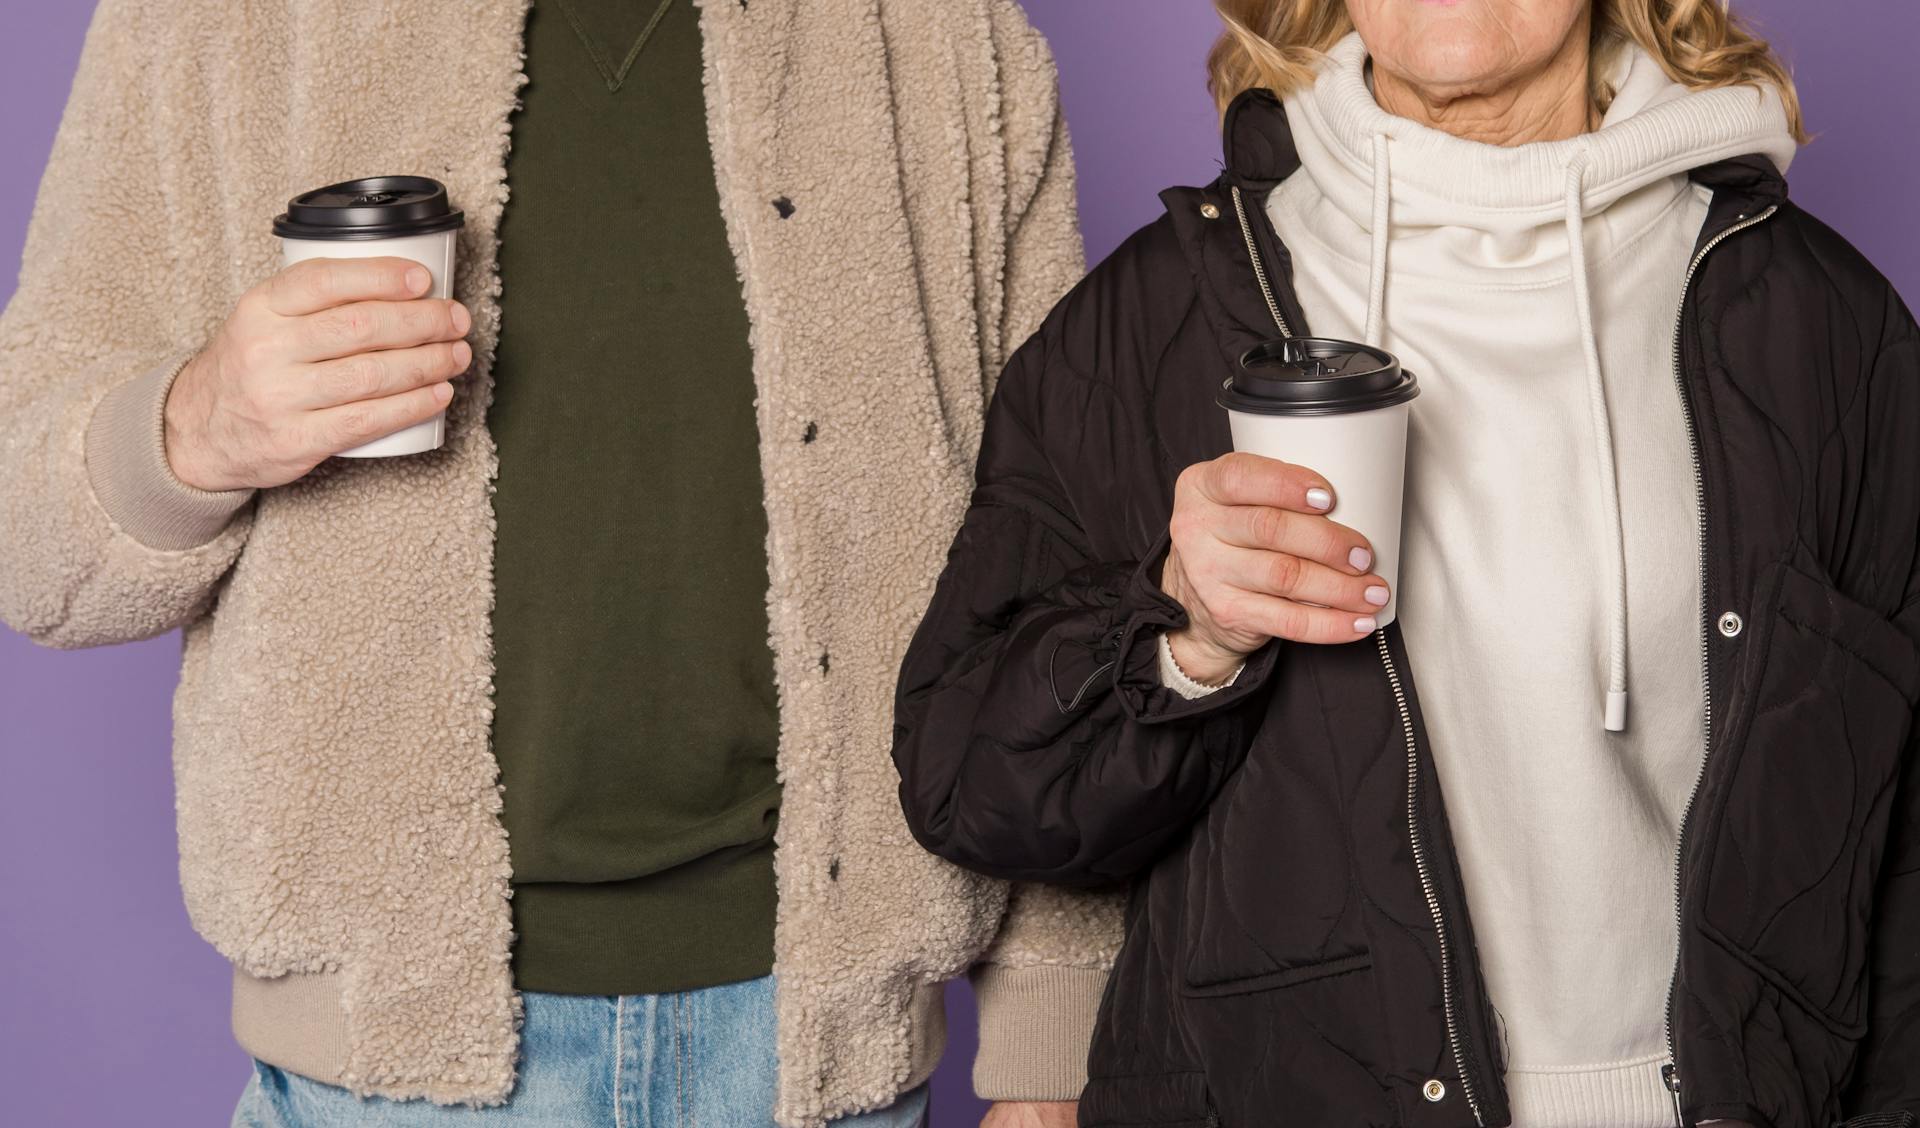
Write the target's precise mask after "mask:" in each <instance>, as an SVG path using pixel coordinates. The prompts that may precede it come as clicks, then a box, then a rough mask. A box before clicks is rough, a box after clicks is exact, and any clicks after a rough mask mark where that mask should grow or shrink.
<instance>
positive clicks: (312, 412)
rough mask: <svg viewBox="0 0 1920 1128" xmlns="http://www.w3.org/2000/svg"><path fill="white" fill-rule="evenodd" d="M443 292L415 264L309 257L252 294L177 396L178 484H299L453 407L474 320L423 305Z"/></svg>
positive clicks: (171, 417) (171, 398) (450, 307)
mask: <svg viewBox="0 0 1920 1128" xmlns="http://www.w3.org/2000/svg"><path fill="white" fill-rule="evenodd" d="M432 285H433V278H432V276H431V275H430V274H429V273H428V272H427V269H426V268H425V267H423V266H421V265H420V264H419V263H416V262H412V261H410V260H408V259H402V258H368V259H308V260H307V261H305V262H300V263H295V264H294V265H293V266H290V267H288V268H287V269H285V270H283V271H281V272H280V273H278V274H276V275H274V276H273V277H272V278H269V279H267V280H266V281H265V282H262V283H261V284H260V285H258V286H255V287H254V288H253V289H251V290H249V291H247V292H246V293H245V294H244V295H242V296H241V298H240V301H239V303H238V304H237V305H235V307H234V310H233V314H232V316H230V317H228V318H227V322H226V324H225V325H222V326H221V327H220V331H219V332H218V333H216V334H215V335H214V338H213V341H212V343H210V344H209V345H208V346H207V347H206V348H205V349H204V350H202V351H201V353H200V354H199V355H198V356H196V357H194V358H193V359H192V360H190V361H188V362H187V365H186V367H185V368H183V369H181V370H180V374H179V375H178V376H176V377H174V381H173V387H172V388H171V389H170V390H169V391H168V393H167V404H166V411H165V415H166V451H167V462H168V464H169V465H170V466H171V467H172V468H173V473H174V476H175V477H177V478H179V479H180V480H181V481H182V482H185V483H186V484H187V485H189V486H195V487H198V488H199V489H203V490H232V489H245V488H250V487H262V488H263V487H267V486H279V485H285V484H286V483H288V482H291V481H293V480H294V479H296V478H299V477H301V476H302V475H304V474H306V473H307V471H309V470H311V469H313V468H314V467H315V466H317V465H319V464H320V462H321V461H323V460H324V459H326V458H328V457H330V456H332V455H334V454H338V453H339V452H340V451H343V450H346V449H348V448H350V447H356V446H359V445H360V444H361V443H365V442H370V441H372V440H374V439H377V438H380V437H381V436H383V435H390V434H392V433H393V432H395V431H398V430H401V429H402V428H405V427H410V426H412V425H413V424H415V423H420V422H423V421H425V420H427V419H429V418H431V417H432V416H433V415H434V413H435V412H438V411H440V410H441V409H442V408H444V407H446V406H447V401H449V400H451V399H452V398H453V385H452V384H451V383H448V381H450V380H451V379H453V377H455V376H458V375H459V374H460V373H462V372H464V371H466V368H467V365H468V364H469V363H470V362H471V361H472V360H473V349H472V347H471V346H469V345H468V344H467V343H466V342H465V341H463V340H461V338H462V337H464V336H466V334H467V329H468V328H469V327H470V326H471V325H472V324H473V319H472V317H471V316H469V315H468V313H467V311H466V308H465V307H464V306H462V305H460V303H458V302H452V301H446V300H443V299H440V298H423V297H421V295H422V294H425V293H426V292H427V291H428V290H429V289H430V288H431V287H432Z"/></svg>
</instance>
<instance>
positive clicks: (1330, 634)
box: [1208, 590, 1379, 644]
mask: <svg viewBox="0 0 1920 1128" xmlns="http://www.w3.org/2000/svg"><path fill="white" fill-rule="evenodd" d="M1208 611H1209V613H1210V614H1211V615H1212V617H1213V620H1214V622H1216V623H1218V624H1220V625H1221V626H1222V627H1223V628H1225V629H1227V630H1229V631H1233V632H1235V633H1240V634H1248V635H1258V636H1262V637H1265V638H1282V639H1286V640H1288V641H1289V642H1313V643H1323V644H1335V643H1342V642H1352V641H1354V640H1355V639H1358V638H1364V637H1365V636H1367V635H1369V634H1372V633H1373V630H1374V628H1375V627H1376V626H1378V625H1379V624H1378V623H1376V622H1375V621H1374V617H1373V615H1372V614H1358V615H1356V614H1355V613H1353V612H1352V611H1347V610H1343V609H1340V608H1333V607H1309V606H1307V605H1306V604H1304V603H1296V602H1294V601H1293V600H1291V599H1282V598H1280V597H1279V596H1275V595H1262V594H1260V593H1259V592H1252V591H1237V590H1236V591H1230V592H1224V593H1222V594H1220V595H1219V596H1218V597H1217V599H1216V600H1215V601H1214V602H1213V603H1212V604H1210V605H1209V606H1208Z"/></svg>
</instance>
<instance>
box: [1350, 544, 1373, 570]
mask: <svg viewBox="0 0 1920 1128" xmlns="http://www.w3.org/2000/svg"><path fill="white" fill-rule="evenodd" d="M1347 563H1349V564H1351V565H1353V569H1354V571H1356V572H1364V571H1366V570H1367V569H1368V568H1371V567H1373V552H1372V551H1371V550H1370V549H1365V548H1356V549H1354V550H1353V551H1351V552H1349V553H1347Z"/></svg>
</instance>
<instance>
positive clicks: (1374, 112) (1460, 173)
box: [1285, 33, 1796, 237]
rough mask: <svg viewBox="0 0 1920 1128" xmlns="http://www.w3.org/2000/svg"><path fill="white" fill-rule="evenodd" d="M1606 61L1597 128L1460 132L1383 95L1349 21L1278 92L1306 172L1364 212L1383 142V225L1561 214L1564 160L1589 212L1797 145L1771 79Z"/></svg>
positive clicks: (1494, 224)
mask: <svg viewBox="0 0 1920 1128" xmlns="http://www.w3.org/2000/svg"><path fill="white" fill-rule="evenodd" d="M1611 70H1612V73H1611V74H1610V75H1609V76H1608V83H1609V85H1611V86H1612V87H1613V89H1614V91H1615V94H1614V98H1613V101H1612V104H1611V105H1610V106H1609V107H1608V109H1607V113H1606V115H1605V117H1604V118H1603V119H1602V121H1601V124H1600V128H1599V129H1597V130H1594V131H1593V132H1591V133H1586V134H1582V135H1581V136H1579V137H1574V138H1569V139H1567V140H1565V141H1541V142H1534V143H1531V144H1526V145H1515V146H1510V147H1509V146H1498V145H1488V144H1484V143H1482V142H1478V141H1467V140H1463V139H1461V138H1458V137H1454V136H1452V135H1451V134H1448V133H1444V132H1441V131H1440V130H1437V129H1433V128H1431V127H1428V126H1425V125H1421V124H1419V123H1418V122H1414V121H1410V120H1408V119H1407V118H1403V117H1397V116H1395V115H1393V114H1390V113H1388V112H1386V111H1385V110H1383V109H1381V108H1380V106H1379V104H1378V103H1376V102H1375V101H1374V98H1373V90H1372V88H1371V85H1370V83H1369V81H1368V75H1367V52H1366V47H1365V45H1364V44H1362V43H1361V42H1360V37H1359V35H1358V34H1354V33H1350V34H1348V35H1347V36H1346V37H1345V38H1344V39H1342V40H1341V41H1340V42H1339V43H1337V44H1335V45H1334V47H1333V48H1332V50H1330V51H1329V52H1328V54H1327V59H1326V62H1325V63H1324V64H1323V66H1322V68H1321V71H1320V76H1319V78H1318V80H1317V81H1316V82H1315V83H1314V84H1313V85H1312V86H1310V87H1307V88H1305V89H1302V90H1299V91H1296V92H1295V93H1294V94H1292V95H1290V96H1288V97H1287V99H1286V100H1285V104H1286V108H1287V118H1288V121H1289V123H1290V125H1291V126H1292V133H1293V142H1294V146H1295V148H1296V150H1297V152H1298V154H1299V158H1300V161H1301V164H1302V165H1303V170H1304V172H1305V173H1306V175H1309V176H1311V177H1313V178H1314V180H1315V181H1316V182H1318V185H1319V188H1320V190H1321V192H1322V193H1323V194H1324V195H1325V196H1326V197H1327V198H1328V199H1329V200H1332V201H1334V202H1335V203H1337V204H1340V205H1342V206H1343V207H1345V208H1347V209H1348V210H1349V212H1350V214H1351V215H1352V217H1353V218H1354V220H1355V221H1356V222H1359V223H1361V224H1363V225H1365V224H1367V223H1369V222H1370V220H1371V210H1372V209H1371V198H1372V195H1373V151H1374V147H1375V145H1376V144H1377V143H1378V141H1379V140H1380V139H1382V138H1384V139H1385V140H1386V142H1387V144H1388V145H1389V147H1390V148H1391V159H1392V178H1393V185H1392V187H1393V193H1392V196H1393V199H1392V203H1393V222H1394V223H1395V225H1397V226H1404V227H1406V228H1408V229H1410V230H1411V229H1419V228H1424V227H1450V228H1456V229H1457V228H1463V227H1466V228H1475V229H1478V230H1481V231H1484V232H1485V233H1487V234H1489V235H1493V236H1496V237H1498V236H1513V235H1516V234H1525V233H1527V232H1529V231H1533V230H1536V229H1538V228H1540V227H1543V226H1544V227H1554V226H1558V225H1560V224H1561V223H1562V220H1563V218H1564V215H1563V213H1564V203H1565V197H1564V192H1565V187H1566V180H1565V178H1566V169H1567V166H1568V164H1569V163H1572V162H1574V161H1576V160H1584V162H1585V170H1584V173H1583V175H1582V193H1581V195H1582V200H1583V211H1584V213H1585V214H1586V215H1589V216H1591V215H1594V214H1597V213H1600V212H1604V211H1606V210H1608V209H1609V208H1610V207H1611V206H1612V205H1613V204H1614V203H1616V202H1618V201H1619V200H1621V199H1622V198H1624V197H1626V196H1627V195H1629V194H1631V193H1632V192H1634V191H1635V190H1637V189H1640V188H1643V187H1646V186H1647V185H1649V184H1654V183H1657V182H1659V181H1662V180H1665V179H1668V178H1671V177H1675V176H1679V175H1683V174H1685V173H1687V172H1689V171H1691V170H1693V169H1695V168H1699V167H1701V166H1704V165H1708V164H1712V163H1714V162H1716V161H1720V160H1723V159H1726V158H1729V157H1739V156H1745V155H1749V154H1758V155H1761V156H1764V157H1765V158H1766V159H1767V160H1768V161H1770V162H1771V163H1772V164H1773V166H1774V167H1775V168H1776V169H1778V170H1779V171H1780V172H1782V173H1785V172H1786V170H1787V166H1788V165H1789V164H1791V163H1792V161H1793V157H1794V153H1795V151H1796V145H1795V143H1794V140H1793V135H1792V132H1791V131H1790V130H1789V128H1788V126H1787V117H1786V111H1785V109H1784V108H1783V107H1782V105H1781V102H1780V97H1779V94H1778V93H1777V92H1776V91H1774V90H1773V89H1772V88H1771V87H1754V86H1731V87H1724V88H1721V89H1717V90H1688V89H1687V88H1686V87H1684V86H1682V85H1680V84H1679V83H1677V82H1674V81H1673V80H1672V79H1670V78H1668V77H1667V75H1666V72H1665V71H1663V70H1662V69H1661V68H1660V64H1659V63H1658V62H1657V61H1656V60H1655V59H1654V58H1653V57H1652V56H1650V55H1648V54H1647V53H1646V51H1645V50H1643V49H1642V48H1640V47H1639V46H1638V45H1637V44H1628V45H1627V46H1625V47H1624V48H1623V49H1622V50H1620V51H1618V52H1617V53H1615V56H1614V58H1613V61H1612V64H1611Z"/></svg>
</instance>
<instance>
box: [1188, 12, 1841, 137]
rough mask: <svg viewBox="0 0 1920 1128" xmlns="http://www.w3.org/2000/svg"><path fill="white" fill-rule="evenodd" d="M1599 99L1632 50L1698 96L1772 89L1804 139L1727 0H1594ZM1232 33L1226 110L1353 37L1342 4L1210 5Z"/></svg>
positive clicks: (1213, 73)
mask: <svg viewBox="0 0 1920 1128" xmlns="http://www.w3.org/2000/svg"><path fill="white" fill-rule="evenodd" d="M1592 4H1593V45H1592V46H1593V66H1592V73H1593V74H1594V75H1595V76H1596V77H1595V78H1594V80H1593V81H1594V88H1593V102H1594V108H1595V110H1596V111H1598V112H1601V113H1604V112H1605V111H1606V108H1607V104H1608V103H1609V102H1611V101H1612V100H1613V91H1612V90H1611V89H1610V88H1608V87H1607V86H1606V85H1605V84H1604V83H1603V82H1602V81H1601V80H1600V79H1599V78H1598V77H1597V76H1599V75H1602V74H1605V73H1607V66H1606V64H1607V62H1608V60H1609V59H1611V58H1612V57H1613V55H1615V54H1616V53H1617V52H1619V51H1620V50H1621V49H1622V48H1623V47H1625V46H1626V44H1628V43H1638V44H1639V45H1640V46H1641V47H1643V48H1645V49H1646V51H1647V53H1648V54H1649V55H1652V56H1653V57H1654V58H1655V59H1658V60H1659V61H1660V66H1661V68H1662V69H1664V70H1665V71H1666V72H1667V76H1668V77H1669V78H1671V79H1673V80H1674V81H1675V82H1678V83H1680V84H1681V85H1683V86H1686V87H1688V88H1689V89H1693V90H1707V89H1711V88H1713V87H1718V86H1737V85H1740V84H1742V83H1748V84H1751V85H1755V86H1772V87H1773V88H1774V89H1776V90H1778V91H1779V92H1780V100H1781V101H1782V102H1783V103H1784V104H1785V106H1786V111H1787V124H1788V126H1789V127H1790V128H1791V129H1792V130H1793V135H1794V137H1795V138H1797V139H1798V140H1800V141H1802V142H1804V141H1806V140H1807V133H1806V125H1805V122H1804V120H1803V119H1802V118H1801V116H1800V95H1799V93H1798V92H1797V91H1796V90H1795V89H1794V85H1793V76H1792V75H1791V74H1789V73H1788V71H1787V67H1786V64H1784V63H1782V62H1781V61H1780V57H1779V56H1777V55H1775V54H1774V53H1773V48H1771V47H1769V46H1768V45H1767V41H1766V40H1764V39H1761V38H1760V37H1759V36H1757V35H1755V34H1754V33H1753V32H1752V31H1750V30H1748V29H1747V27H1746V26H1745V25H1744V24H1743V23H1742V22H1741V21H1740V19H1739V18H1738V17H1737V16H1734V15H1733V14H1732V13H1731V12H1729V11H1728V10H1727V9H1726V7H1725V6H1724V5H1723V0H1592ZM1214 7H1215V8H1216V9H1218V10H1219V13H1220V18H1221V20H1223V21H1224V22H1225V23H1226V30H1225V31H1223V32H1222V33H1221V35H1220V38H1219V39H1218V40H1216V41H1215V42H1214V45H1213V50H1212V51H1210V52H1208V54H1207V89H1209V90H1210V91H1212V92H1213V97H1214V100H1215V101H1216V102H1217V103H1219V106H1220V108H1221V110H1222V111H1225V109H1226V107H1227V103H1229V102H1231V101H1233V99H1234V97H1235V96H1236V95H1238V94H1239V93H1240V92H1241V91H1243V90H1246V89H1248V88H1250V87H1258V86H1264V87H1267V88H1268V89H1270V90H1272V91H1273V92H1274V93H1275V94H1279V95H1282V96H1284V95H1286V94H1287V93H1288V92H1289V91H1292V90H1296V89H1298V88H1300V87H1302V86H1305V85H1308V84H1309V83H1311V82H1312V81H1313V76H1314V71H1315V69H1316V68H1317V67H1318V66H1319V63H1320V59H1321V57H1322V55H1323V53H1324V52H1325V51H1326V50H1327V49H1328V48H1330V47H1332V46H1333V45H1334V44H1335V43H1336V42H1338V41H1339V40H1340V38H1341V37H1342V36H1344V35H1346V34H1347V33H1348V32H1349V31H1352V30H1353V20H1352V19H1351V18H1350V17H1349V16H1348V15H1347V5H1346V0H1214Z"/></svg>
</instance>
